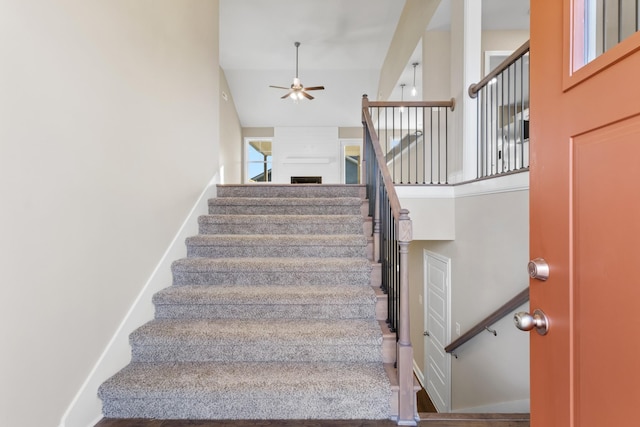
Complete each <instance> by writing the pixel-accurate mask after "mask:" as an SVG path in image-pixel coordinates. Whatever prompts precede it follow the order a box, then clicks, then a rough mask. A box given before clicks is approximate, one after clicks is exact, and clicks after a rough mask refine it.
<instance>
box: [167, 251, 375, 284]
mask: <svg viewBox="0 0 640 427" xmlns="http://www.w3.org/2000/svg"><path fill="white" fill-rule="evenodd" d="M172 271H173V284H174V285H188V284H193V285H225V284H236V285H253V284H256V285H290V284H291V285H298V284H307V285H325V284H351V285H361V286H364V285H368V284H370V283H371V272H372V267H371V263H370V261H368V260H367V259H366V258H315V257H311V258H310V257H306V258H282V257H281V258H238V257H236V258H202V257H192V258H182V259H179V260H177V261H174V262H173V264H172Z"/></svg>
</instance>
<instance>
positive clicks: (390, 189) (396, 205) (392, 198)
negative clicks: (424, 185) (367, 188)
mask: <svg viewBox="0 0 640 427" xmlns="http://www.w3.org/2000/svg"><path fill="white" fill-rule="evenodd" d="M371 104H372V103H371V102H369V99H368V98H367V96H366V95H364V96H363V97H362V120H364V122H365V123H366V126H367V127H368V128H369V129H375V128H374V126H373V120H372V119H371V115H370V114H369V106H370V105H371ZM370 136H371V140H372V143H373V144H372V145H373V151H374V152H375V154H376V159H377V161H378V166H379V167H380V174H381V175H382V180H383V181H384V185H385V187H386V189H387V193H388V196H389V205H390V207H391V212H392V213H393V218H394V219H395V220H396V221H398V219H399V218H400V209H401V208H400V199H398V194H397V193H396V189H395V188H394V186H393V180H392V179H391V173H390V172H389V168H387V162H386V160H385V156H384V154H383V153H382V148H380V141H379V140H378V135H377V134H376V133H375V132H371V133H370Z"/></svg>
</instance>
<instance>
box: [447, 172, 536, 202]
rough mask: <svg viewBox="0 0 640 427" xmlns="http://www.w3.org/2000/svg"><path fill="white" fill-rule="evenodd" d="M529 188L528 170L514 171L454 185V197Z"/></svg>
mask: <svg viewBox="0 0 640 427" xmlns="http://www.w3.org/2000/svg"><path fill="white" fill-rule="evenodd" d="M528 189H529V172H521V173H514V174H509V175H503V176H498V177H495V178H489V179H482V180H479V181H473V182H470V183H468V184H462V185H457V186H455V197H456V198H458V197H473V196H482V195H486V194H497V193H508V192H511V191H523V190H528Z"/></svg>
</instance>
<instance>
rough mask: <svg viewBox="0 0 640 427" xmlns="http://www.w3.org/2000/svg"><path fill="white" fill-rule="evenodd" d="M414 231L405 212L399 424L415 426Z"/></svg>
mask: <svg viewBox="0 0 640 427" xmlns="http://www.w3.org/2000/svg"><path fill="white" fill-rule="evenodd" d="M412 239H413V230H412V226H411V219H410V218H409V211H408V210H407V209H402V210H401V211H400V217H399V218H398V245H399V247H400V248H399V249H400V313H399V314H400V316H399V320H398V323H399V324H398V344H397V363H398V385H399V388H400V390H399V395H398V403H399V405H398V406H399V407H398V424H399V425H416V416H417V413H416V393H415V391H414V389H413V347H411V333H410V329H409V269H408V264H409V243H410V242H411V240H412Z"/></svg>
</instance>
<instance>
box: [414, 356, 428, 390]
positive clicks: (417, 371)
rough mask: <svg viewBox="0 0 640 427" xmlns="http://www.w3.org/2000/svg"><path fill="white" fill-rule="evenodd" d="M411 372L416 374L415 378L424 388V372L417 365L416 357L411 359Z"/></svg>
mask: <svg viewBox="0 0 640 427" xmlns="http://www.w3.org/2000/svg"><path fill="white" fill-rule="evenodd" d="M413 373H414V374H415V375H416V378H417V379H418V382H419V383H420V387H422V388H424V389H425V390H426V387H425V386H424V374H423V373H422V370H421V369H420V367H419V366H418V362H416V359H413Z"/></svg>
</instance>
